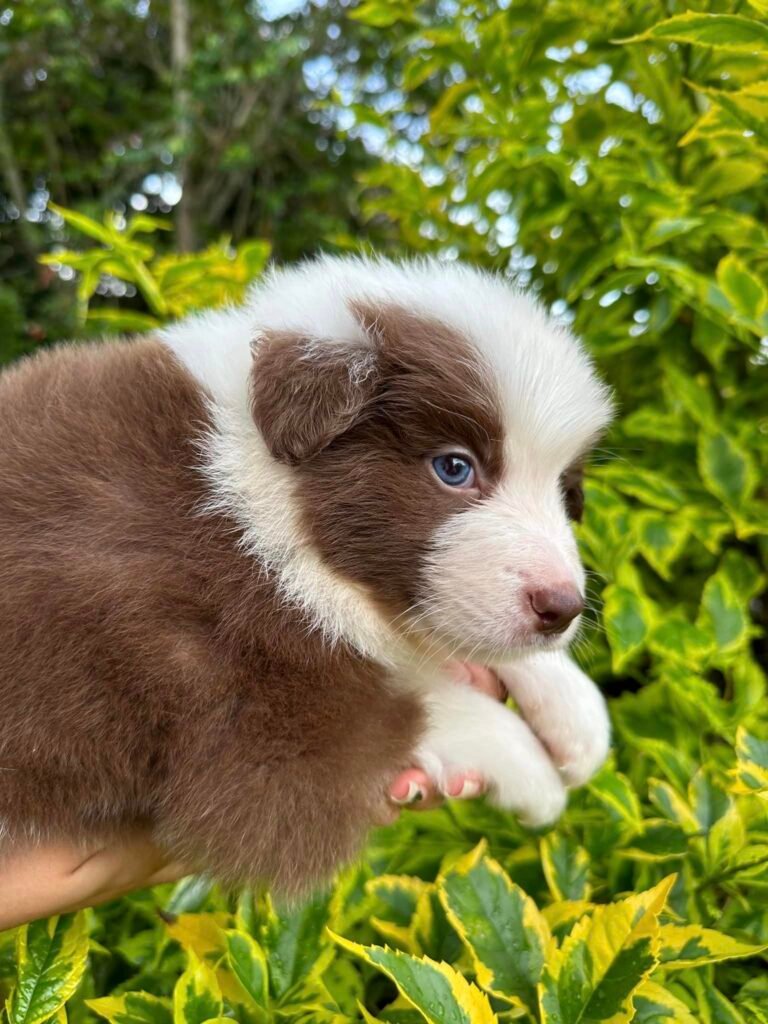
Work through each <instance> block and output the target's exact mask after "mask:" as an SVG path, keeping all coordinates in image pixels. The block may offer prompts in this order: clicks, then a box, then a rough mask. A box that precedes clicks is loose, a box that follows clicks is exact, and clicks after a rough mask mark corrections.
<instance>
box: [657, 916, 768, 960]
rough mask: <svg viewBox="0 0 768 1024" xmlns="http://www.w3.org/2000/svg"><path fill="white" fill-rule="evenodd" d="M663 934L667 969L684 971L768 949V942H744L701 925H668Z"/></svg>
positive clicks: (753, 954)
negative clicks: (761, 943)
mask: <svg viewBox="0 0 768 1024" xmlns="http://www.w3.org/2000/svg"><path fill="white" fill-rule="evenodd" d="M659 937H660V939H661V948H660V951H659V960H660V962H661V963H662V964H663V965H664V967H665V968H666V969H667V970H682V969H683V968H686V967H698V966H701V965H702V964H714V963H719V962H720V961H721V960H734V959H737V958H742V957H748V956H757V955H758V954H759V953H762V952H763V951H764V950H765V949H768V943H765V944H763V945H755V944H754V943H752V942H741V941H740V940H739V939H734V938H732V937H731V936H730V935H725V934H723V933H722V932H718V931H715V930H714V929H712V928H702V927H701V925H698V924H692V925H676V924H665V925H662V926H661V928H660V930H659Z"/></svg>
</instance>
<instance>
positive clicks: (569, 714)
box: [499, 651, 611, 786]
mask: <svg viewBox="0 0 768 1024" xmlns="http://www.w3.org/2000/svg"><path fill="white" fill-rule="evenodd" d="M499 675H500V677H501V680H502V682H503V683H504V685H505V686H506V688H507V690H508V691H509V692H510V694H511V695H512V697H514V699H515V702H516V704H517V706H518V708H519V709H520V712H521V714H522V715H523V717H524V718H525V720H526V722H527V723H528V724H529V725H530V727H531V729H532V730H533V731H534V732H535V733H536V735H537V736H538V737H539V739H540V740H541V742H542V743H543V745H544V746H545V747H546V749H547V752H548V753H549V755H550V757H551V758H552V761H553V762H554V764H555V766H556V767H557V770H558V771H559V772H560V775H561V777H562V779H563V781H564V782H565V783H566V784H567V785H569V786H581V785H582V784H583V783H585V782H586V781H587V780H588V779H590V778H591V777H592V775H594V773H595V772H596V771H597V769H598V768H599V767H600V765H601V764H602V763H603V762H604V761H605V759H606V757H607V756H608V749H609V747H610V740H611V725H610V721H609V719H608V712H607V710H606V706H605V701H604V700H603V696H602V694H601V693H600V691H599V690H598V689H597V687H596V686H595V684H594V683H593V682H592V680H591V679H590V678H589V676H587V675H585V674H584V672H582V671H581V669H580V668H579V667H578V666H577V665H575V664H574V663H573V661H572V660H571V659H570V658H569V657H568V656H567V655H566V654H565V653H564V652H562V651H550V652H547V653H542V654H535V655H532V656H530V657H528V658H521V659H520V660H519V661H515V662H512V663H510V664H509V665H504V666H502V668H501V670H500V671H499Z"/></svg>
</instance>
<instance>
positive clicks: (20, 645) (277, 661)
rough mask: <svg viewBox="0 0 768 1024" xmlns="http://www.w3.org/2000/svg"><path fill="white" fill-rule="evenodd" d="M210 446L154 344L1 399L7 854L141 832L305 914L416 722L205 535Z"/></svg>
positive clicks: (34, 364)
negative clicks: (147, 827)
mask: <svg viewBox="0 0 768 1024" xmlns="http://www.w3.org/2000/svg"><path fill="white" fill-rule="evenodd" d="M209 427H210V424H209V422H208V414H207V411H206V407H205V404H204V401H203V396H202V394H201V392H200V390H199V388H198V386H197V385H196V383H195V382H194V381H193V379H192V378H191V377H190V375H189V374H188V373H187V372H186V370H184V369H183V368H182V367H181V366H180V364H179V363H178V362H177V361H176V360H175V358H174V357H173V356H172V355H171V354H170V353H169V352H168V351H167V350H166V349H164V348H163V347H162V346H161V345H160V344H159V343H156V342H153V341H148V340H144V341H138V342H133V343H122V344H112V345H102V346H77V347H69V348H62V349H59V350H56V351H53V352H50V353H47V354H44V355H41V356H39V357H37V358H35V359H32V360H29V361H27V362H25V363H24V364H22V365H19V366H17V367H16V368H14V369H12V370H10V371H8V372H6V373H5V374H3V375H2V377H0V438H1V439H2V440H1V441H0V479H2V481H3V486H2V490H0V550H1V551H2V563H0V666H1V667H0V826H2V828H1V829H0V840H2V838H3V836H6V837H9V840H10V842H11V843H13V842H19V843H21V842H24V841H28V840H29V838H30V837H41V838H42V837H46V836H52V835H65V836H70V837H81V836H84V835H89V834H92V833H95V832H100V833H105V832H113V831H116V830H119V829H121V828H123V827H124V826H126V825H128V824H130V823H133V822H135V821H137V820H145V821H149V822H151V823H152V825H153V826H154V828H155V830H156V834H157V835H158V837H159V839H160V840H161V841H162V842H163V843H164V844H165V845H166V846H167V847H168V849H169V850H170V851H171V852H172V854H173V855H174V856H175V857H179V858H181V859H183V860H186V861H187V862H188V863H190V864H193V865H197V866H200V867H205V868H207V869H209V870H211V871H212V872H213V873H214V874H215V875H217V876H218V877H220V878H223V879H225V880H239V879H264V880H266V881H268V882H271V883H273V884H275V885H276V886H277V887H279V888H281V889H283V890H284V891H286V890H287V891H297V890H300V889H302V888H306V886H307V885H308V884H311V883H313V882H315V881H317V880H319V879H324V878H326V877H327V876H328V875H329V874H330V873H331V872H332V871H333V870H334V869H335V868H336V867H337V866H338V864H339V862H340V861H343V860H346V859H349V858H350V857H351V856H352V855H354V853H355V852H356V850H357V849H358V847H359V846H360V843H361V842H362V840H363V838H364V835H365V831H366V829H367V827H369V826H370V824H371V823H372V822H373V821H374V820H375V819H376V817H377V816H378V815H379V813H380V812H381V807H382V803H383V799H384V796H383V794H384V791H385V788H386V786H387V784H388V783H389V781H390V780H391V778H392V777H393V775H394V774H395V773H396V772H397V771H398V770H399V769H400V768H401V767H404V766H405V765H406V764H407V763H408V761H409V756H410V752H411V750H412V749H413V747H414V746H415V744H416V742H417V739H418V735H419V731H420V727H421V719H420V711H419V708H418V707H417V706H416V705H415V704H414V703H413V701H411V700H410V699H408V698H406V697H402V696H395V695H393V694H392V693H390V691H389V690H388V689H387V687H386V685H385V684H386V681H385V679H384V678H383V675H382V672H381V670H379V669H378V668H377V667H375V666H373V665H371V664H370V663H366V662H364V661H363V660H362V659H360V658H359V657H357V656H355V655H353V654H352V653H350V652H349V651H348V650H346V649H344V647H343V646H339V647H338V648H336V649H334V650H332V651H331V650H329V649H328V648H327V646H326V645H325V644H324V642H323V640H322V638H321V637H320V636H319V635H318V634H317V633H312V632H310V631H309V630H308V629H307V623H306V622H305V621H303V620H302V618H301V617H300V615H299V613H298V612H295V611H293V610H291V609H290V608H286V607H285V605H284V603H283V602H281V601H280V600H279V599H278V598H277V596H276V594H275V591H274V589H273V587H272V585H271V584H270V583H269V582H268V581H266V580H265V578H264V575H263V574H261V573H258V572H255V571H254V565H253V560H252V559H251V558H250V557H249V556H247V555H245V554H243V553H242V552H241V551H240V550H239V549H238V548H237V539H238V531H237V529H236V527H235V524H234V523H233V522H230V521H228V520H227V519H226V518H224V517H223V516H221V515H218V514H216V515H214V514H207V515H203V514H201V512H200V509H201V506H202V505H203V504H204V503H205V501H206V498H207V497H208V495H207V493H206V484H205V480H204V477H203V475H202V474H201V473H200V472H199V471H198V463H199V458H200V456H199V450H198V447H197V442H198V441H199V439H200V437H201V435H202V433H203V432H204V431H205V430H206V429H208V428H209ZM310 479H311V478H310ZM325 480H326V483H325V484H323V481H322V474H321V477H319V478H318V479H317V481H316V484H317V486H318V487H319V488H320V490H321V491H322V489H323V487H324V486H326V487H327V486H329V484H328V477H327V476H326V477H325ZM325 507H326V508H327V507H328V502H327V500H326V505H325ZM275 514H276V515H280V510H279V509H276V510H275ZM326 518H327V517H326ZM326 528H327V526H326ZM363 532H364V533H365V532H366V531H365V526H363Z"/></svg>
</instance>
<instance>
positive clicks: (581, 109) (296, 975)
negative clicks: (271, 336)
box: [0, 0, 768, 1024]
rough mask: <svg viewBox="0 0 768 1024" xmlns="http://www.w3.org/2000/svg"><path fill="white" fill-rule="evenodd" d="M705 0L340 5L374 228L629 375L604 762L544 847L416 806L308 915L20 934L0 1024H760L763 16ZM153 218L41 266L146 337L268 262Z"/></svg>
mask: <svg viewBox="0 0 768 1024" xmlns="http://www.w3.org/2000/svg"><path fill="white" fill-rule="evenodd" d="M713 8H714V12H709V11H706V12H703V11H698V10H696V11H690V12H681V11H680V9H679V8H678V7H677V5H674V4H673V5H671V7H670V9H669V10H668V9H667V8H666V7H664V6H662V5H661V4H659V3H655V2H650V3H648V4H643V5H623V4H620V3H617V2H612V0H603V2H602V3H600V4H598V3H596V2H594V0H583V2H580V3H578V4H577V3H575V0H539V2H537V3H535V4H533V3H527V4H526V3H522V2H521V3H512V4H509V5H500V4H497V3H493V2H490V0H472V2H469V0H457V2H456V3H454V4H451V5H445V4H440V5H437V6H436V7H435V5H429V4H425V5H412V4H409V3H406V2H405V0H397V2H395V0H388V2H384V0H366V2H364V3H363V4H362V5H360V6H359V7H357V8H356V9H355V10H354V12H353V14H352V16H353V17H354V18H356V19H357V20H358V22H360V23H362V24H363V25H364V26H368V31H369V32H370V33H371V35H372V38H373V39H374V40H375V39H376V38H379V39H380V40H381V45H382V47H383V48H384V49H385V50H386V52H387V54H388V56H387V58H386V61H385V62H384V64H383V66H382V69H381V74H382V75H383V76H384V78H385V79H386V80H387V81H388V83H389V87H390V88H389V89H388V91H385V93H384V96H385V100H384V102H381V103H379V102H378V101H377V100H376V99H375V97H373V96H368V94H367V93H366V89H367V88H368V86H369V84H370V83H369V82H367V81H361V82H360V83H359V87H358V91H357V92H358V94H357V95H356V96H355V97H354V98H353V99H354V102H352V104H351V106H350V110H351V111H352V112H353V114H354V116H355V117H356V118H357V120H356V123H355V124H354V125H353V127H352V128H351V129H350V131H352V132H357V133H361V134H363V136H364V137H366V132H367V133H368V136H369V137H370V138H371V139H375V140H376V141H377V144H378V145H379V146H380V148H381V150H382V153H383V159H382V161H381V164H380V166H379V167H377V168H376V169H375V170H374V171H370V172H367V174H366V176H365V179H364V180H363V181H362V182H361V186H362V188H363V190H364V191H363V200H362V201H363V208H364V210H365V211H366V213H367V214H368V216H370V217H371V218H376V220H377V222H378V223H379V226H380V225H381V224H382V223H384V224H388V225H389V231H390V236H391V239H392V247H393V249H395V250H397V249H406V250H409V251H412V250H414V249H416V250H422V251H439V252H442V253H443V254H444V255H445V257H446V258H454V257H455V256H457V255H459V256H462V257H464V258H468V259H471V260H473V261H475V262H480V263H483V264H485V265H488V266H493V267H498V268H501V269H505V270H507V271H508V272H510V273H512V274H513V275H514V276H515V277H516V278H517V279H518V280H519V281H520V282H521V283H523V284H529V285H530V286H531V287H533V288H534V289H536V290H537V291H538V292H539V293H540V295H541V297H542V299H543V301H545V302H547V303H554V304H555V305H554V310H555V312H556V313H558V315H561V316H563V317H565V318H566V319H568V320H570V321H572V322H573V325H574V328H575V330H576V331H577V332H578V333H580V334H581V335H582V336H583V337H584V338H585V340H586V342H587V344H588V346H589V347H590V349H591V351H592V352H593V353H594V355H595V357H596V358H597V360H598V362H599V364H600V366H601V368H602V369H603V371H604V373H605V375H606V376H607V378H608V379H609V380H610V381H611V383H612V384H613V385H614V386H615V388H616V391H617V395H618V398H619V403H620V408H621V417H620V420H619V422H618V423H617V425H616V427H615V428H614V430H613V431H612V433H611V436H610V437H609V439H608V441H607V442H606V445H607V446H606V448H605V449H604V450H603V451H602V453H601V454H600V457H599V458H598V459H597V460H596V464H595V465H594V466H592V467H591V468H590V473H589V482H588V497H587V512H586V518H585V522H584V524H583V526H582V527H581V529H580V531H579V533H580V541H581V545H582V550H583V553H584V558H585V560H586V563H587V565H588V566H589V568H590V569H591V570H592V573H593V574H594V575H593V584H592V586H593V591H594V594H593V596H594V599H595V601H596V602H597V603H598V604H599V606H600V607H601V609H602V611H601V614H600V616H599V623H596V625H595V628H594V629H593V630H592V631H591V632H590V634H589V636H588V638H587V640H586V642H585V643H584V645H583V646H582V647H581V648H580V649H579V652H578V653H579V656H580V657H581V659H582V660H583V662H584V663H585V664H586V665H587V667H588V668H589V670H590V671H591V672H592V673H593V674H594V675H595V676H596V677H597V678H598V679H599V680H600V681H601V682H602V683H603V685H604V687H605V689H606V691H607V692H608V693H610V694H612V695H613V696H612V698H611V701H610V704H611V713H612V718H613V722H614V728H615V754H614V756H613V759H612V761H611V763H610V764H609V765H607V766H606V767H605V768H604V769H603V771H602V772H601V773H600V774H599V775H598V776H597V778H596V779H595V780H594V781H593V782H592V783H591V784H590V785H589V786H588V787H586V789H584V790H582V791H579V792H577V793H574V794H573V796H572V798H571V801H570V805H569V808H568V811H567V813H566V815H565V817H564V819H563V821H562V822H561V824H560V825H559V826H558V827H557V828H556V829H554V830H552V831H550V832H548V833H547V834H545V835H534V834H531V833H530V832H526V831H525V830H523V829H522V828H521V827H520V826H519V825H518V824H517V823H516V822H515V821H514V820H513V819H512V818H510V817H509V816H507V815H504V814H500V813H498V812H496V811H493V810H492V809H490V808H489V807H487V806H485V805H484V804H482V803H475V804H463V803H454V804H451V805H448V806H446V807H444V808H442V809H440V810H436V811H430V812H427V813H422V814H410V813H405V814H403V815H402V817H401V819H400V821H399V822H398V823H397V825H395V826H393V827H391V828H389V829H386V830H382V831H380V832H379V833H377V834H376V835H375V836H374V837H373V839H372V841H371V844H370V847H369V850H368V854H367V857H366V859H365V862H364V863H362V864H360V865H357V866H355V867H353V868H352V869H350V870H348V871H346V872H345V873H343V874H342V875H341V876H340V878H339V879H338V881H337V883H336V885H335V887H334V889H333V891H332V892H331V893H329V894H326V895H321V896H318V897H317V898H316V899H314V900H313V901H310V902H308V903H307V904H306V905H304V906H301V907H298V908H294V909H289V910H286V909H281V908H277V909H276V908H275V907H274V906H273V905H272V904H271V902H270V900H269V898H268V896H266V895H255V894H253V893H251V892H244V893H242V894H240V895H239V896H237V897H233V896H226V895H224V894H222V893H220V892H218V891H217V890H216V889H215V888H212V887H211V886H210V885H209V884H208V883H206V882H205V881H204V880H202V879H190V880H186V881H185V882H182V883H180V884H179V885H178V886H176V887H162V888H159V889H157V890H155V891H153V892H145V893H140V894H136V895H134V896H131V897H127V898H125V899H123V900H121V901H118V902H117V903H114V904H111V905H110V906H108V907H106V908H103V909H101V910H98V911H96V912H92V911H91V912H87V913H85V914H79V915H76V916H74V917H73V916H69V917H64V918H61V919H59V920H56V919H53V920H51V921H49V922H41V923H37V924H35V925H31V926H29V927H28V928H23V929H20V930H19V932H18V935H17V936H16V937H15V939H13V937H12V936H5V937H3V938H0V977H2V978H5V980H6V981H5V983H6V987H8V988H9V990H10V993H11V994H10V997H9V1001H8V1007H7V1014H8V1017H9V1021H10V1024H42V1022H43V1021H44V1020H47V1019H49V1018H51V1017H52V1016H54V1015H56V1016H58V1017H59V1018H61V1019H63V1014H64V1013H65V1010H64V1009H62V1008H63V1007H64V1006H65V1004H66V1013H67V1014H68V1015H69V1017H70V1018H71V1019H72V1020H74V1021H75V1022H79V1021H82V1020H85V1019H92V1018H93V1017H94V1015H95V1016H96V1017H103V1018H105V1019H107V1020H109V1021H112V1022H115V1024H140V1022H144V1024H166V1022H168V1024H170V1021H171V1019H172V1018H173V1020H174V1022H175V1024H203V1022H204V1021H206V1020H216V1019H218V1018H221V1017H228V1018H233V1017H234V1018H235V1019H237V1020H238V1021H240V1022H241V1024H259V1022H261V1021H267V1020H286V1021H307V1022H309V1021H313V1022H314V1021H317V1022H323V1021H328V1022H331V1021H333V1022H343V1021H361V1020H363V1021H375V1020H385V1021H399V1022H404V1024H407V1022H410V1021H419V1020H425V1019H426V1020H427V1021H430V1022H435V1024H453V1022H469V1021H471V1022H478V1024H483V1022H485V1021H492V1020H510V1019H523V1020H533V1021H541V1022H543V1024H576V1022H584V1024H587V1022H597V1021H606V1022H608V1021H610V1022H613V1024H620V1022H625V1021H626V1022H628V1021H638V1022H645V1024H651V1022H653V1024H660V1022H663V1021H679V1022H682V1024H686V1022H694V1021H701V1022H704V1024H720V1022H728V1024H741V1022H746V1024H765V1022H766V1021H768V972H766V970H765V964H766V954H765V950H766V948H767V947H768V738H767V737H768V707H767V702H766V678H765V674H764V671H763V666H764V662H765V656H766V645H765V626H766V621H767V617H768V612H767V610H766V608H767V605H766V597H765V592H766V575H765V561H766V554H767V553H768V541H767V540H766V533H767V532H768V503H767V502H766V484H765V481H766V477H767V476H768V473H767V472H766V471H767V470H768V380H767V379H766V364H767V363H768V341H767V340H766V336H768V288H767V286H766V268H767V267H768V257H767V256H766V253H767V252H768V248H767V246H766V242H768V232H766V228H765V222H766V213H768V189H766V182H765V166H766V155H768V130H766V123H768V120H767V119H766V116H765V115H766V112H768V83H766V81H765V77H766V67H767V66H768V63H767V62H768V27H766V24H765V22H764V21H762V20H760V17H759V16H760V15H764V14H765V13H766V7H765V3H764V0H750V6H748V7H744V5H743V4H736V3H735V2H731V0H720V2H717V3H715V4H713ZM447 10H450V12H451V14H450V17H449V16H448V15H446V14H444V13H443V14H442V15H441V12H445V11H447ZM425 11H426V13H425ZM422 18H423V19H424V20H423V21H422ZM617 40H623V41H622V42H617ZM376 89H378V90H380V89H381V85H380V82H379V84H377V85H376ZM393 94H394V95H395V96H396V97H397V98H398V104H394V103H393V102H392V95H393ZM339 102H341V101H340V100H339ZM395 108H396V109H395ZM366 120H368V121H369V122H370V123H369V125H368V127H366V125H365V121H366ZM372 127H373V128H375V132H376V134H375V136H374V135H373V134H372V132H371V128H372ZM414 140H416V141H414ZM415 146H417V147H418V148H416V149H415V148H414V147H415ZM403 154H405V156H406V157H407V159H406V160H402V159H401V157H402V155H403ZM409 161H410V163H409ZM70 221H71V223H73V225H74V226H75V227H78V226H79V227H81V228H83V229H85V230H86V233H90V234H91V236H93V235H94V229H93V227H92V225H91V226H90V227H89V226H88V225H87V224H86V223H85V222H80V223H79V224H75V222H74V221H73V220H72V215H70ZM155 227H157V225H156V224H153V223H152V222H150V221H147V220H146V218H141V219H140V220H139V223H138V224H137V222H136V221H134V223H133V225H132V228H131V229H129V230H127V231H124V232H119V233H118V234H117V235H116V234H114V233H113V234H110V235H109V237H100V238H99V237H98V236H97V241H98V242H99V244H100V247H99V248H97V249H91V250H88V252H87V253H85V254H76V255H65V254H61V253H58V254H56V255H55V257H54V258H55V259H56V260H57V261H58V262H62V263H63V262H69V263H70V264H71V265H73V266H76V267H77V269H78V270H80V271H83V272H84V274H83V277H81V298H82V299H83V301H84V302H85V301H86V300H88V299H89V298H90V295H91V293H92V291H93V288H94V287H95V282H96V281H97V280H98V278H97V276H96V275H97V274H98V273H100V272H103V271H105V270H106V271H108V272H109V273H111V274H113V275H116V276H117V277H119V278H121V279H122V280H125V281H131V282H133V283H134V284H135V286H136V287H137V288H138V289H139V290H140V291H141V292H142V294H143V295H144V297H145V299H146V301H147V305H148V308H149V310H150V313H151V315H152V316H154V317H155V318H157V319H161V318H164V317H165V316H167V315H169V314H170V313H171V312H174V313H175V312H179V311H181V310H182V309H185V308H188V306H191V305H197V304H198V301H197V300H198V298H199V297H200V293H199V292H198V290H197V289H198V284H199V282H200V280H201V277H200V276H199V275H198V276H196V275H195V273H194V267H198V269H199V268H200V266H201V264H200V262H198V263H195V262H194V261H195V260H197V261H201V260H202V261H205V260H207V259H215V260H218V261H224V262H225V265H226V266H227V267H228V268H229V269H228V270H227V272H226V275H225V276H227V281H221V282H219V284H220V287H219V286H218V285H217V288H218V291H217V292H216V297H218V298H221V299H224V298H229V297H234V296H236V294H237V292H238V291H239V290H241V289H242V287H243V286H244V281H245V279H246V278H247V277H248V276H250V274H251V273H252V272H254V271H256V270H258V269H259V268H260V266H261V261H262V260H263V258H264V257H265V256H266V252H265V250H264V249H263V247H261V248H257V249H255V250H247V251H246V252H245V253H242V252H241V253H240V254H239V256H236V255H235V254H232V253H228V252H227V251H226V249H217V250H216V251H215V253H214V254H207V255H205V254H204V255H203V256H199V257H185V258H184V261H183V262H182V263H181V265H180V267H179V264H178V263H174V262H173V261H169V262H166V263H156V262H154V257H153V254H152V253H151V252H150V251H148V250H147V249H141V248H140V247H139V243H138V240H137V238H136V235H137V234H138V233H139V229H142V230H144V229H154V228H155ZM142 245H143V243H142ZM121 248H122V250H123V251H122V255H119V253H118V250H120V249H121ZM131 252H134V254H136V258H137V259H138V260H139V263H140V264H141V268H143V269H139V268H138V266H137V264H136V263H135V261H134V262H131V260H132V257H131V256H130V253H131ZM142 253H143V255H142ZM249 253H251V254H253V253H258V257H257V258H255V260H254V261H253V262H251V255H249ZM118 256H119V259H118ZM79 260H85V261H86V262H83V263H78V261H79ZM120 260H122V262H120ZM187 260H191V261H192V263H191V264H190V265H189V266H187V267H186V269H185V262H186V261H187ZM93 268H95V269H93ZM234 268H236V269H234ZM187 271H189V276H186V274H187ZM89 273H90V275H91V276H90V277H88V274H89ZM145 273H146V274H147V275H148V278H149V279H148V280H147V279H145V278H143V275H144V274H145ZM204 274H205V275H207V270H206V271H205V272H204ZM174 275H178V276H177V277H175V278H174ZM174 279H175V280H176V282H177V284H178V287H176V288H174V287H173V284H172V282H173V281H174ZM202 279H203V280H204V279H205V277H203V278H202ZM142 280H143V284H142ZM211 294H212V293H211V291H208V292H206V295H205V300H206V302H207V301H208V298H210V297H211ZM94 308H95V307H94ZM118 309H119V307H118ZM123 315H124V314H123V313H122V312H119V311H118V312H112V313H109V314H108V316H109V317H112V318H113V322H118V323H120V325H121V327H125V328H130V327H132V326H133V323H134V321H132V320H131V319H130V318H128V319H126V320H119V318H120V317H122V316H123ZM132 315H133V314H132ZM115 318H118V319H115ZM102 321H103V317H102ZM13 941H15V942H16V943H17V947H16V948H17V953H16V955H15V956H14V953H13V948H12V942H13ZM89 942H90V958H89V961H88V965H87V966H86V953H87V951H88V943H89Z"/></svg>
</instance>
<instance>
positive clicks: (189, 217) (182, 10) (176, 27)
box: [171, 0, 195, 252]
mask: <svg viewBox="0 0 768 1024" xmlns="http://www.w3.org/2000/svg"><path fill="white" fill-rule="evenodd" d="M188 67H189V4H188V0H171V68H172V71H173V108H174V121H175V129H176V137H177V139H178V142H179V146H180V154H179V158H178V161H177V164H176V177H177V178H178V181H179V184H180V185H181V189H182V193H181V199H180V200H179V203H178V205H177V207H176V244H177V247H178V249H179V251H180V252H190V251H191V250H192V249H194V247H195V224H194V216H193V210H194V204H193V191H192V181H191V178H190V173H189V167H190V156H191V154H190V147H191V144H192V119H191V103H190V93H189V88H188V86H187V70H188Z"/></svg>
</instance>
